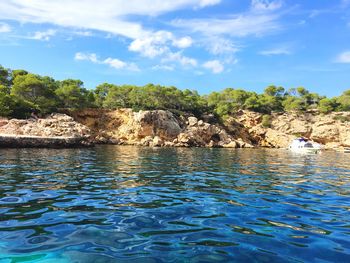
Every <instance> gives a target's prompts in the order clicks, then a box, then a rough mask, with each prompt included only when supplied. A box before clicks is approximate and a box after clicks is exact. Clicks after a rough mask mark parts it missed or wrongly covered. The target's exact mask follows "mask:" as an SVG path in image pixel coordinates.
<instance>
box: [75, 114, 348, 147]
mask: <svg viewBox="0 0 350 263" xmlns="http://www.w3.org/2000/svg"><path fill="white" fill-rule="evenodd" d="M71 114H72V116H73V117H74V118H75V119H76V120H77V121H78V122H80V123H82V124H84V125H86V126H88V127H89V128H90V129H91V131H92V133H93V137H94V138H95V139H96V141H97V142H106V143H116V144H132V145H144V146H184V147H189V146H199V147H233V148H244V147H254V146H262V147H273V148H285V147H287V146H288V145H289V143H290V142H291V141H292V140H293V139H294V138H295V137H298V136H304V137H307V138H309V139H311V140H314V141H316V142H319V143H321V144H324V145H325V146H326V148H336V147H341V146H344V147H349V146H350V113H349V112H334V113H331V114H328V115H320V114H317V113H315V112H309V113H304V114H300V113H273V114H272V116H271V123H269V127H264V126H263V123H262V117H263V115H262V114H260V113H255V112H250V111H239V112H237V114H236V116H234V117H231V118H229V119H228V120H227V121H226V122H225V123H223V124H219V123H218V122H211V123H209V122H207V120H202V119H197V118H195V117H191V116H190V117H185V116H180V117H175V116H174V115H173V114H172V113H171V112H169V111H163V110H156V111H139V112H133V111H132V110H131V109H120V110H115V111H100V110H99V111H96V110H84V111H80V112H73V113H71ZM206 119H207V118H206ZM265 126H266V124H265Z"/></svg>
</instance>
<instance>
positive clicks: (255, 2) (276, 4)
mask: <svg viewBox="0 0 350 263" xmlns="http://www.w3.org/2000/svg"><path fill="white" fill-rule="evenodd" d="M251 5H252V9H253V10H254V11H273V10H277V9H280V8H281V7H282V5H283V2H282V1H281V0H275V1H271V0H252V3H251Z"/></svg>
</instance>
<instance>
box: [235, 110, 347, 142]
mask: <svg viewBox="0 0 350 263" xmlns="http://www.w3.org/2000/svg"><path fill="white" fill-rule="evenodd" d="M233 120H234V121H235V122H236V123H239V124H241V125H243V127H244V131H245V132H248V134H249V135H250V136H251V140H252V141H254V142H255V143H256V145H258V146H266V147H275V148H284V147H287V146H288V145H289V143H290V142H291V140H292V139H294V138H295V137H299V136H304V137H306V138H309V139H311V140H313V141H315V142H318V143H321V144H323V145H324V146H325V147H326V148H337V147H349V146H350V112H333V113H330V114H327V115H321V114H318V113H316V112H308V113H296V112H295V113H274V114H272V116H271V122H270V125H269V126H270V127H263V125H262V115H261V114H259V113H254V112H249V111H240V112H238V114H237V116H236V117H235V118H233ZM231 121H232V120H231Z"/></svg>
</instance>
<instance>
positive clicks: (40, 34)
mask: <svg viewBox="0 0 350 263" xmlns="http://www.w3.org/2000/svg"><path fill="white" fill-rule="evenodd" d="M56 32H57V31H56V30H54V29H48V30H46V31H37V32H35V33H34V35H33V36H31V37H29V38H30V39H35V40H43V41H49V40H50V38H51V37H53V36H54V35H56Z"/></svg>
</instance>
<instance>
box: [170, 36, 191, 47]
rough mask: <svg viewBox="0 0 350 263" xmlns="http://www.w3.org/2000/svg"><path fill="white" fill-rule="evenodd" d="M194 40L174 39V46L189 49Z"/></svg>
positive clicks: (187, 38)
mask: <svg viewBox="0 0 350 263" xmlns="http://www.w3.org/2000/svg"><path fill="white" fill-rule="evenodd" d="M192 44H193V40H192V38H191V37H188V36H186V37H182V38H179V39H173V46H175V47H178V48H188V47H190V46H192Z"/></svg>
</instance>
